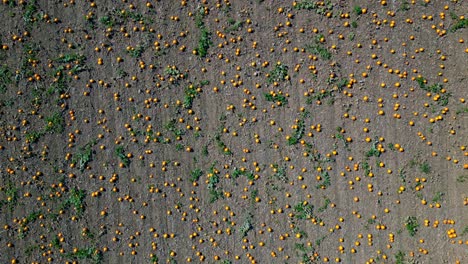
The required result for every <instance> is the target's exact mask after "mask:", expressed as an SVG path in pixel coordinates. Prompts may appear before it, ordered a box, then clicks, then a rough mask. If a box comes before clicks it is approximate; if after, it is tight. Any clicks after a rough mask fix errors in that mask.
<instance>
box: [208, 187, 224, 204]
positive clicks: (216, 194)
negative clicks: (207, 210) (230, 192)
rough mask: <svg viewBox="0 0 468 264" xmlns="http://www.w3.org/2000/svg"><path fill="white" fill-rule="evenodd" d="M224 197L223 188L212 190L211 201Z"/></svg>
mask: <svg viewBox="0 0 468 264" xmlns="http://www.w3.org/2000/svg"><path fill="white" fill-rule="evenodd" d="M222 197H223V191H221V190H214V189H211V190H210V203H214V202H216V201H217V200H218V199H219V198H222Z"/></svg>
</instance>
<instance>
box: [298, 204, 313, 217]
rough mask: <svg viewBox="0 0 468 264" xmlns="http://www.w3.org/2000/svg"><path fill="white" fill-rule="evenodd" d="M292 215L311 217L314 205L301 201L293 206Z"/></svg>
mask: <svg viewBox="0 0 468 264" xmlns="http://www.w3.org/2000/svg"><path fill="white" fill-rule="evenodd" d="M293 209H294V212H295V214H294V216H295V217H296V218H297V219H304V220H305V219H309V218H312V217H313V211H314V206H313V205H311V204H304V203H302V202H300V203H298V204H296V205H295V206H294V208H293Z"/></svg>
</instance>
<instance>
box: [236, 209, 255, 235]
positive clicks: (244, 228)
mask: <svg viewBox="0 0 468 264" xmlns="http://www.w3.org/2000/svg"><path fill="white" fill-rule="evenodd" d="M252 218H253V216H252V214H250V213H249V214H248V216H247V217H246V218H245V220H244V223H243V224H242V225H241V226H240V227H239V233H240V234H241V237H246V236H247V233H248V232H249V231H250V230H252V229H253V226H252Z"/></svg>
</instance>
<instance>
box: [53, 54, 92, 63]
mask: <svg viewBox="0 0 468 264" xmlns="http://www.w3.org/2000/svg"><path fill="white" fill-rule="evenodd" d="M85 60H86V57H85V56H84V55H80V54H76V53H69V54H65V55H61V56H59V57H58V58H55V59H53V60H52V61H55V62H60V63H70V62H78V64H82V63H83V62H84V61H85Z"/></svg>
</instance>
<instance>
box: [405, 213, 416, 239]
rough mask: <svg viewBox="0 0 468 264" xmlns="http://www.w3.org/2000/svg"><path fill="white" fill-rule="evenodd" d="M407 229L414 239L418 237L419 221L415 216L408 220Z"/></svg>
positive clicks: (406, 222)
mask: <svg viewBox="0 0 468 264" xmlns="http://www.w3.org/2000/svg"><path fill="white" fill-rule="evenodd" d="M405 227H406V230H408V233H409V235H410V236H412V237H413V236H414V235H416V232H417V231H418V228H419V223H418V219H417V218H416V217H415V216H409V217H408V218H406V221H405Z"/></svg>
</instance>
